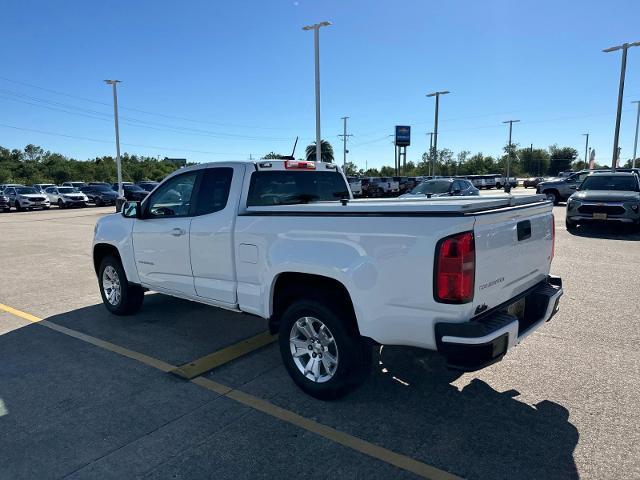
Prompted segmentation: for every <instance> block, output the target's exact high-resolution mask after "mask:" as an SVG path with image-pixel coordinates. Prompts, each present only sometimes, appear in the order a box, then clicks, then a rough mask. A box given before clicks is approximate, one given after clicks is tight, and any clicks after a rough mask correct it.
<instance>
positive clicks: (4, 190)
mask: <svg viewBox="0 0 640 480" xmlns="http://www.w3.org/2000/svg"><path fill="white" fill-rule="evenodd" d="M156 185H158V182H153V181H144V182H139V183H137V184H134V183H131V182H124V183H123V184H122V187H123V191H124V197H125V198H126V199H127V200H131V201H140V200H143V199H144V198H145V197H146V196H147V195H148V194H149V192H150V191H152V190H153V189H154V188H155V187H156ZM116 198H118V184H117V183H113V184H112V183H107V182H89V183H85V182H64V183H63V184H62V185H54V184H51V183H36V184H34V185H31V186H26V185H19V184H4V185H0V210H3V211H5V212H9V211H10V210H11V208H12V207H13V208H15V209H16V210H17V211H22V210H34V209H44V210H48V209H49V208H51V205H56V206H58V208H68V207H86V206H87V205H88V204H93V205H95V206H97V207H102V206H107V205H115V203H116Z"/></svg>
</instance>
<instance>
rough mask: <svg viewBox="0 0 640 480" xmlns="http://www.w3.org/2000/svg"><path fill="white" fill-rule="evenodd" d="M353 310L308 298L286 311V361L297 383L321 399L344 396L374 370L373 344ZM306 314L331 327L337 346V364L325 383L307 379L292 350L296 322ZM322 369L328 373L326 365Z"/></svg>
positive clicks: (283, 350)
mask: <svg viewBox="0 0 640 480" xmlns="http://www.w3.org/2000/svg"><path fill="white" fill-rule="evenodd" d="M350 310H351V309H350V308H347V307H346V306H343V305H341V304H340V302H337V301H331V299H327V298H317V299H315V298H308V299H301V300H296V301H294V302H293V303H291V305H289V307H288V308H286V310H285V311H284V313H283V314H282V317H281V319H280V336H279V339H278V342H279V344H280V354H281V355H282V361H283V363H284V366H285V367H286V369H287V371H288V372H289V375H290V376H291V378H292V379H293V381H294V382H295V383H296V385H298V387H300V389H302V390H303V391H304V392H306V393H307V394H309V395H311V396H312V397H315V398H318V399H320V400H333V399H336V398H340V397H342V396H344V395H346V394H347V393H349V392H350V391H352V390H353V389H355V388H356V387H357V386H359V385H360V384H361V383H362V382H363V381H364V380H365V379H366V377H367V376H368V374H369V372H370V371H371V350H372V347H371V345H370V344H369V342H367V341H365V339H363V338H362V337H360V335H359V334H358V333H357V331H355V327H354V326H353V325H354V323H355V319H354V318H353V312H351V311H350ZM303 317H314V318H315V319H318V320H319V321H320V322H322V323H323V324H324V325H325V326H326V327H327V328H328V329H329V331H330V333H331V336H332V339H333V341H334V342H335V345H336V348H337V359H338V364H337V367H336V368H335V371H334V373H333V376H332V377H331V378H330V379H328V380H326V381H324V382H316V381H314V380H311V379H310V378H307V377H306V376H305V375H304V374H303V372H301V371H300V370H299V368H298V366H297V365H296V363H295V361H294V356H293V353H292V352H291V346H290V343H289V340H290V336H291V331H292V328H293V325H294V324H295V323H296V322H297V321H298V320H300V319H302V318H303ZM320 348H322V347H320ZM308 356H309V360H310V359H311V357H310V355H308ZM319 356H321V354H319ZM301 361H303V362H304V361H306V359H302V360H301ZM322 363H324V362H322ZM319 368H322V369H324V371H325V373H326V372H327V370H326V368H325V367H319Z"/></svg>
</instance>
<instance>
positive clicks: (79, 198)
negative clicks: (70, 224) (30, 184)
mask: <svg viewBox="0 0 640 480" xmlns="http://www.w3.org/2000/svg"><path fill="white" fill-rule="evenodd" d="M45 193H46V194H47V197H48V198H49V201H50V202H51V203H52V204H55V205H58V207H59V208H67V207H86V206H87V202H88V201H89V198H87V196H86V195H85V194H84V193H82V192H79V191H78V190H76V189H75V188H73V187H49V188H47V189H45Z"/></svg>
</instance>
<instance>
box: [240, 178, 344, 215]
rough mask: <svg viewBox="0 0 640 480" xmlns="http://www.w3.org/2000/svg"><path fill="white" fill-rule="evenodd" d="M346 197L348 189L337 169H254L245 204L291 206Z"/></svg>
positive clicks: (249, 205)
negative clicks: (256, 170) (333, 170)
mask: <svg viewBox="0 0 640 480" xmlns="http://www.w3.org/2000/svg"><path fill="white" fill-rule="evenodd" d="M341 198H349V191H348V190H347V185H346V183H345V181H344V178H343V177H342V175H341V174H340V173H338V172H295V171H271V172H265V171H261V172H255V173H254V174H253V175H252V176H251V184H250V185H249V195H248V198H247V206H248V207H265V206H270V205H294V204H296V203H309V202H318V201H328V200H340V199H341Z"/></svg>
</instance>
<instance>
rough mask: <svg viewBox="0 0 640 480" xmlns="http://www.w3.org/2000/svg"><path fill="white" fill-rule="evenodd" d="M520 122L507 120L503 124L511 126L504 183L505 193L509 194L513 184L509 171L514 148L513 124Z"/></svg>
mask: <svg viewBox="0 0 640 480" xmlns="http://www.w3.org/2000/svg"><path fill="white" fill-rule="evenodd" d="M519 121H520V120H505V121H504V122H502V123H508V124H509V151H508V152H507V178H506V181H505V182H504V191H505V192H508V191H510V190H511V183H510V179H509V170H510V168H511V151H512V150H513V148H512V147H511V132H512V131H513V124H514V123H517V122H519Z"/></svg>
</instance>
